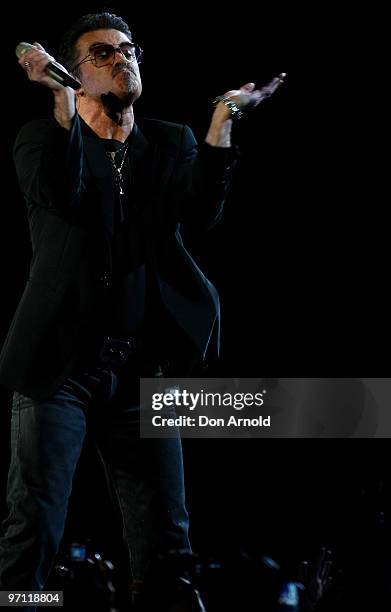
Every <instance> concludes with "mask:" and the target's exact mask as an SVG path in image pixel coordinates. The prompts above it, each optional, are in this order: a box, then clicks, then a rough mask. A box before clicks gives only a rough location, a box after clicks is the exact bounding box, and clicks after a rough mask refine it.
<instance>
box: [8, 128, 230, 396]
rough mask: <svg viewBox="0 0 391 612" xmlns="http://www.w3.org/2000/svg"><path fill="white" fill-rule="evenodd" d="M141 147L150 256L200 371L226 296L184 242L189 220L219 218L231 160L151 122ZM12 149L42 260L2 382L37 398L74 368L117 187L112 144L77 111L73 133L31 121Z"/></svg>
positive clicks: (138, 161)
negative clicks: (108, 145) (110, 154)
mask: <svg viewBox="0 0 391 612" xmlns="http://www.w3.org/2000/svg"><path fill="white" fill-rule="evenodd" d="M132 152H133V153H132V155H133V159H132V164H133V169H132V176H133V177H134V180H135V182H136V185H137V186H138V189H137V193H138V194H139V198H141V200H142V201H141V202H139V205H141V206H142V209H141V210H142V217H143V228H144V229H143V231H144V232H145V242H146V244H147V253H148V254H147V257H148V260H149V263H150V265H151V269H152V270H153V273H154V274H155V279H156V285H157V287H158V289H159V291H160V296H161V299H162V301H163V303H164V304H165V306H166V308H167V309H168V311H169V312H170V314H171V315H172V316H173V318H174V320H175V321H176V323H177V325H178V331H179V330H180V333H182V334H184V335H185V336H186V337H187V338H188V340H189V347H191V348H190V351H189V354H188V355H186V356H185V355H179V358H180V360H181V362H182V364H183V362H184V361H186V363H188V365H189V367H191V365H194V364H195V363H197V361H198V362H199V361H202V360H204V359H205V356H206V354H207V352H208V355H209V353H210V354H212V355H216V354H217V353H218V345H219V299H218V294H217V292H216V289H215V288H214V287H213V285H212V284H211V283H210V282H209V281H208V279H207V278H206V277H205V276H204V274H203V273H202V272H201V270H200V269H199V267H198V266H197V265H196V263H195V262H194V260H193V259H192V257H191V256H190V254H189V253H188V251H187V250H186V248H185V247H184V245H183V241H182V237H181V226H182V225H185V224H189V225H191V227H192V228H193V229H194V228H197V229H207V228H209V227H211V226H213V225H214V224H215V223H216V222H217V221H218V220H219V219H220V216H221V212H222V206H223V201H224V197H225V194H226V190H227V186H228V184H229V178H230V170H231V168H232V166H233V165H234V160H233V158H234V156H233V155H232V151H231V150H230V149H220V148H216V147H210V146H208V145H206V144H203V145H202V146H201V147H200V148H198V147H197V144H196V141H195V138H194V136H193V134H192V132H191V130H190V129H189V128H188V127H187V126H180V125H176V124H172V123H167V122H162V121H157V120H152V119H151V120H142V121H141V120H140V121H139V122H138V125H135V126H134V132H133V135H132ZM14 155H15V164H16V170H17V175H18V178H19V182H20V186H21V190H22V192H23V195H24V197H25V200H26V204H27V212H28V220H29V226H30V233H31V242H32V249H33V256H32V261H31V266H30V274H29V278H28V280H27V283H26V287H25V290H24V292H23V295H22V298H21V300H20V303H19V306H18V308H17V311H16V313H15V315H14V318H13V320H12V323H11V327H10V330H9V332H8V335H7V338H6V340H5V343H4V346H3V349H2V352H1V354H0V383H2V384H4V385H6V386H7V387H9V388H10V389H13V390H16V391H19V392H20V393H22V394H24V395H27V396H28V397H31V398H33V399H37V400H39V399H45V398H47V397H49V396H50V395H51V394H53V393H54V392H55V391H56V390H57V389H58V388H59V387H60V386H61V384H62V383H63V382H64V380H65V379H66V377H67V376H68V375H69V373H70V372H71V370H72V368H73V367H74V365H75V363H77V360H78V357H79V355H80V351H81V350H82V347H83V341H85V338H86V329H87V327H88V322H89V320H90V319H91V317H92V314H93V312H94V307H95V305H96V303H97V301H98V300H99V299H101V297H102V291H104V286H105V284H106V283H107V281H110V276H111V252H110V236H111V234H112V233H113V207H114V185H113V177H112V170H111V166H110V162H109V160H108V158H107V155H106V154H105V150H104V146H103V144H102V143H101V141H100V140H99V138H97V136H96V135H95V133H94V132H93V131H92V130H91V129H90V128H89V127H88V126H87V124H86V123H85V122H84V121H83V120H82V119H81V118H80V117H78V116H76V117H75V120H74V123H73V126H72V129H71V131H70V132H68V131H66V130H64V129H63V128H61V127H60V126H59V125H58V124H57V122H56V121H54V120H38V121H32V122H30V123H28V124H27V125H25V126H24V127H23V128H22V130H21V131H20V133H19V134H18V137H17V140H16V143H15V148H14ZM173 346H175V342H173Z"/></svg>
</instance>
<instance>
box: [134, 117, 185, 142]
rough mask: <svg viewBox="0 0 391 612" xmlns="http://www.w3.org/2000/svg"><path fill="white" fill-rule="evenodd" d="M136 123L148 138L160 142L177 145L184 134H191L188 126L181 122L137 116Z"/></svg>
mask: <svg viewBox="0 0 391 612" xmlns="http://www.w3.org/2000/svg"><path fill="white" fill-rule="evenodd" d="M136 123H137V126H138V127H139V128H140V130H141V132H142V133H143V134H144V135H145V137H146V138H147V139H148V140H150V141H154V142H157V143H161V144H166V145H167V144H168V145H169V144H173V145H178V143H180V142H182V140H183V138H184V136H185V135H188V134H191V135H192V131H191V129H190V128H189V126H187V125H183V124H181V123H173V122H171V121H162V120H161V119H150V118H144V117H143V118H137V119H136Z"/></svg>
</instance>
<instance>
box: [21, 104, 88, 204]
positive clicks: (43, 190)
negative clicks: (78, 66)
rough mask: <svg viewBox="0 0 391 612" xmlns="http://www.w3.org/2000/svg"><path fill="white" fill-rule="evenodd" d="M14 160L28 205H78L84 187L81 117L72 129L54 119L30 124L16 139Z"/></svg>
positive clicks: (74, 121) (74, 122)
mask: <svg viewBox="0 0 391 612" xmlns="http://www.w3.org/2000/svg"><path fill="white" fill-rule="evenodd" d="M14 161H15V167H16V173H17V176H18V180H19V185H20V188H21V190H22V193H23V195H24V197H25V199H26V202H27V204H28V206H34V205H37V206H43V207H45V208H53V209H62V208H64V207H69V206H75V205H76V204H77V202H78V201H79V200H80V195H81V191H82V189H83V184H82V173H83V139H82V135H81V126H80V120H79V118H78V116H77V115H75V117H74V120H73V124H72V127H71V129H70V130H69V131H68V130H65V129H64V128H62V127H61V126H60V125H59V124H58V123H57V122H56V121H54V120H39V121H31V122H29V123H27V124H26V125H25V126H24V127H23V128H22V129H21V130H20V132H19V134H18V136H17V138H16V141H15V145H14Z"/></svg>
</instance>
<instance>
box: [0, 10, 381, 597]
mask: <svg viewBox="0 0 391 612" xmlns="http://www.w3.org/2000/svg"><path fill="white" fill-rule="evenodd" d="M102 6H103V4H102V3H94V4H90V5H87V4H86V3H77V6H75V5H73V6H71V7H65V8H64V7H61V8H60V7H55V6H53V7H52V8H51V10H50V11H46V9H43V8H42V9H40V8H33V7H27V6H26V7H23V8H22V9H19V7H18V8H14V9H12V8H10V9H9V10H8V11H9V12H10V18H9V21H8V22H7V20H6V21H5V24H4V25H3V32H2V41H3V47H2V48H3V53H4V61H3V64H2V74H3V87H2V98H1V106H2V113H1V114H2V146H1V166H2V170H3V172H2V188H3V198H2V217H1V218H2V222H1V229H2V240H1V278H2V291H1V295H2V299H1V303H2V310H3V314H2V318H1V329H0V333H1V341H3V340H4V338H5V335H6V332H7V330H8V327H9V324H10V321H11V318H12V315H13V313H14V311H15V308H16V306H17V303H18V299H19V297H20V295H21V292H22V290H23V287H24V283H25V279H26V276H27V271H28V264H29V257H30V245H29V238H28V231H27V222H26V219H25V212H24V205H23V201H22V198H21V196H20V194H19V191H18V186H17V182H16V177H15V173H14V168H13V162H12V144H13V141H14V139H15V137H16V134H17V132H18V129H19V128H20V126H21V125H23V124H24V123H25V122H26V121H28V120H29V119H30V118H33V117H41V116H45V115H47V114H49V113H50V112H51V93H50V92H48V91H46V90H44V89H43V88H40V87H39V86H36V85H34V84H31V83H29V82H28V81H27V79H26V76H25V74H24V73H23V71H22V70H21V69H20V68H19V66H18V65H17V62H16V58H15V55H14V48H15V46H16V45H17V43H18V42H20V41H28V42H34V41H38V42H40V43H41V44H42V45H43V46H44V47H45V48H46V49H47V50H48V51H49V52H51V53H52V54H54V55H55V51H56V46H57V43H58V40H59V36H60V34H61V33H62V32H63V31H64V30H65V29H66V28H67V27H68V26H69V25H70V24H71V23H72V22H73V21H74V20H75V19H76V18H77V17H78V16H80V15H82V14H84V13H86V12H89V11H90V10H97V9H99V8H101V7H102ZM159 6H160V5H159ZM219 6H220V3H219ZM128 7H129V8H128ZM109 8H111V9H112V10H113V12H117V13H119V14H121V15H122V16H123V17H124V18H125V19H126V20H127V21H128V22H129V24H130V26H131V29H132V31H133V36H134V39H135V40H136V41H137V42H139V44H140V45H141V46H142V47H143V49H144V51H145V55H144V62H143V64H142V67H141V70H142V78H143V85H144V92H143V96H142V98H141V100H139V101H138V102H137V105H136V107H135V111H136V117H137V115H139V116H144V115H145V116H150V117H155V118H160V119H166V120H169V121H175V122H179V123H186V124H189V125H190V126H191V127H192V128H193V130H194V132H195V134H196V136H197V138H198V139H200V140H202V138H203V137H204V135H205V133H206V130H207V126H208V121H209V118H210V115H211V102H212V100H213V98H214V97H215V96H216V95H218V94H221V93H223V92H224V91H226V90H229V89H232V88H236V87H238V86H240V85H241V84H244V83H246V82H248V81H255V82H256V84H257V85H259V86H261V85H263V84H265V83H266V82H267V81H269V80H270V79H271V78H273V77H274V76H276V75H277V74H278V73H280V72H282V71H284V72H287V73H288V78H287V80H286V83H285V84H284V85H283V86H282V87H281V88H280V90H279V91H278V92H277V93H276V94H275V96H274V97H273V98H272V99H271V100H269V101H266V102H265V103H264V104H262V105H261V106H260V107H259V108H258V109H256V110H255V111H254V112H253V113H252V115H251V116H250V117H248V118H247V119H245V120H243V121H242V122H241V123H240V124H238V125H237V126H236V129H235V134H234V136H235V142H236V144H238V145H239V146H240V149H241V158H240V162H239V166H238V168H237V172H236V174H235V178H234V182H233V189H232V192H231V195H230V196H229V198H228V201H227V205H226V214H225V218H224V220H223V222H222V223H221V224H220V225H219V227H217V228H215V229H214V230H213V231H212V232H210V234H209V235H208V236H207V237H202V239H200V240H199V241H198V242H196V243H195V244H194V245H193V248H192V252H193V254H194V255H195V256H196V258H197V259H198V261H199V262H200V265H201V267H202V268H203V269H204V271H205V272H206V273H207V275H208V276H209V278H210V279H211V280H212V282H213V283H214V284H215V285H216V286H217V288H218V289H219V292H220V296H221V301H222V362H221V372H222V373H224V375H227V376H230V375H232V376H248V377H251V376H256V377H258V376H264V377H270V376H276V375H278V376H293V377H295V376H297V377H300V376H309V377H311V376H326V377H328V376H330V377H332V376H336V377H341V376H361V375H365V376H382V375H383V376H386V375H387V372H388V369H387V365H388V362H387V361H386V360H384V359H383V355H382V348H383V347H387V346H388V345H389V326H388V314H387V312H389V298H388V297H387V290H386V289H387V287H386V284H387V283H386V280H385V279H386V278H387V276H386V273H387V260H388V254H387V228H386V225H385V218H384V216H383V212H382V210H381V209H380V203H378V200H377V198H376V195H375V191H374V189H371V187H367V186H366V178H367V168H366V166H365V164H364V162H363V151H364V149H365V143H364V139H365V127H364V126H363V122H362V119H360V120H358V119H357V118H356V117H355V103H354V96H353V97H351V95H350V94H349V92H352V90H354V89H355V88H356V87H357V85H360V86H362V83H363V81H364V80H365V78H366V75H365V66H364V65H362V68H363V70H362V72H361V74H360V77H357V76H356V75H355V74H354V73H353V71H351V72H349V73H348V72H347V67H348V66H350V55H351V49H352V45H353V48H354V49H355V52H356V51H357V52H358V51H359V50H358V49H357V47H355V44H356V43H355V41H354V40H353V36H354V23H352V21H351V20H350V21H349V24H350V25H349V28H347V27H345V26H346V23H347V22H346V21H345V20H344V18H343V17H342V15H341V14H340V13H339V11H337V10H335V11H333V10H332V9H329V10H328V11H326V9H324V10H322V9H321V8H319V9H318V10H317V12H316V13H315V11H314V10H313V9H311V10H310V9H306V10H304V9H303V10H302V11H301V9H299V8H298V7H295V9H294V10H293V9H289V10H288V9H287V8H286V7H285V6H283V5H282V4H281V3H273V4H272V3H263V4H262V5H261V6H258V5H257V6H255V5H254V6H253V5H250V4H249V3H243V5H237V6H235V5H234V6H232V7H231V6H228V5H225V4H224V5H223V3H221V6H220V8H218V7H215V11H216V10H217V11H219V12H220V14H216V13H215V14H214V15H212V14H211V5H210V4H209V5H208V4H207V3H205V4H203V3H190V4H186V5H185V4H183V5H181V6H180V7H179V8H174V6H173V5H171V4H170V3H165V5H164V7H162V6H160V7H158V8H157V7H155V6H153V5H151V6H149V7H145V8H140V7H135V8H134V9H133V8H130V5H129V4H124V5H123V6H121V5H120V4H118V3H117V4H112V5H110V7H109ZM7 23H9V26H8V25H7ZM5 41H6V42H5ZM347 75H348V76H347ZM0 401H1V404H2V411H1V414H0V426H1V442H0V446H1V461H2V462H1V470H0V477H1V490H2V493H3V491H4V490H5V478H6V472H7V467H8V452H9V451H8V419H9V402H10V393H9V392H8V391H7V390H5V389H2V390H1V396H0ZM387 446H388V443H387V441H385V440H384V441H381V440H377V441H375V440H265V439H261V440H232V439H230V440H202V441H201V440H185V441H184V451H185V461H186V472H187V495H188V504H189V509H190V512H191V517H192V533H193V544H194V547H195V549H196V550H201V551H210V552H215V553H216V554H222V551H224V550H227V549H231V550H233V549H238V548H239V547H244V548H247V549H251V550H256V551H259V552H262V551H263V552H269V553H270V554H272V555H274V556H275V557H276V558H278V559H279V560H284V559H286V560H288V561H289V562H290V561H291V560H293V561H294V560H295V559H296V558H297V559H299V558H304V557H306V556H311V555H314V554H315V552H316V550H318V548H319V547H320V546H321V545H323V544H325V545H327V546H332V547H334V548H335V550H336V555H337V558H338V563H339V564H340V566H341V567H342V568H344V571H345V576H348V574H349V572H347V573H346V568H347V567H352V566H354V563H353V559H354V558H357V555H358V554H359V553H360V555H361V556H360V559H362V561H363V563H362V564H361V567H363V565H364V566H365V563H366V562H365V554H364V552H363V551H366V550H367V549H366V544H365V542H366V540H367V539H368V540H370V539H371V534H372V530H373V529H377V527H376V525H377V523H376V520H377V519H376V516H377V513H378V511H380V510H381V509H382V510H387V507H388V503H389V494H388V490H389V484H388V482H389V475H388V469H387V468H388V461H387V459H388V452H387V451H388V449H387ZM91 473H93V474H94V476H95V474H96V477H97V483H96V486H95V478H91ZM83 475H84V476H88V478H87V481H88V485H86V483H85V480H83V478H82V477H83ZM93 482H94V486H93ZM97 507H98V508H99V509H98V510H97ZM1 510H2V513H3V514H4V512H5V506H4V502H3V504H2V505H1ZM110 512H111V511H110V508H109V504H108V499H107V495H106V493H105V491H104V483H103V473H102V472H101V470H100V467H99V465H98V463H97V461H96V459H94V458H93V457H92V458H91V457H87V456H86V457H85V458H83V462H82V464H81V469H80V475H79V476H78V477H77V479H76V482H75V491H74V496H73V502H72V508H71V514H70V519H71V521H70V525H69V526H68V528H67V534H68V537H69V538H70V539H72V538H73V537H80V538H83V537H91V538H92V539H93V540H95V541H96V542H98V543H101V545H102V547H104V546H107V545H108V542H109V541H110V538H109V536H108V535H107V533H111V529H112V527H111V525H112V522H113V521H112V516H111V513H110ZM92 517H93V518H92ZM374 554H376V555H378V554H379V550H378V549H376V550H375V551H374ZM354 567H356V566H354ZM344 584H345V586H346V585H348V584H349V578H348V577H346V578H345V583H344ZM346 589H348V586H346Z"/></svg>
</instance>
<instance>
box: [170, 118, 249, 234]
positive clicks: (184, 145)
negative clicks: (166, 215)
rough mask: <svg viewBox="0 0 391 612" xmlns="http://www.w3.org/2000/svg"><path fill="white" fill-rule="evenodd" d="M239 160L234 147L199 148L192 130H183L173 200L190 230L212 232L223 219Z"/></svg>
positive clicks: (203, 144) (186, 127) (171, 187)
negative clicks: (209, 230)
mask: <svg viewBox="0 0 391 612" xmlns="http://www.w3.org/2000/svg"><path fill="white" fill-rule="evenodd" d="M237 157H238V151H237V149H236V148H234V147H228V148H223V147H212V146H211V145H208V144H207V143H205V142H204V143H202V144H201V145H200V146H199V145H197V142H196V139H195V137H194V135H193V132H192V131H191V129H190V128H189V127H188V126H183V130H182V138H181V146H180V152H179V156H178V161H177V165H176V169H175V172H174V173H173V176H172V179H171V184H170V199H171V203H173V204H174V207H175V216H176V218H177V220H178V221H179V223H181V224H183V225H184V227H185V228H186V229H189V230H191V231H193V230H196V231H199V230H208V229H210V228H212V227H213V226H214V225H215V224H216V223H218V221H219V220H220V219H221V216H222V212H223V206H224V201H225V198H226V195H227V193H228V190H229V187H230V183H231V177H232V172H233V169H234V167H235V165H236V162H237Z"/></svg>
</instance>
